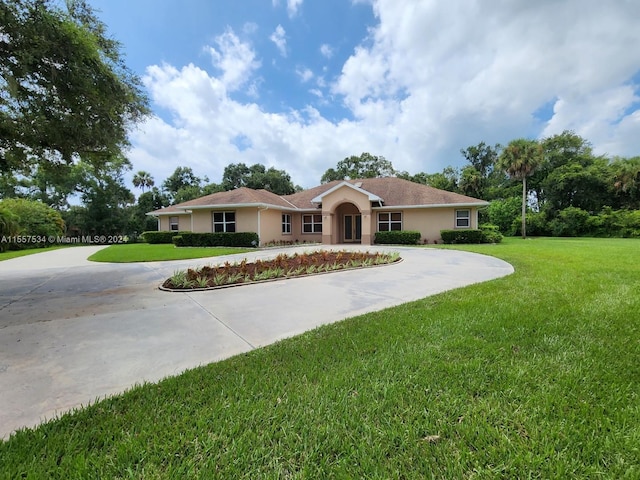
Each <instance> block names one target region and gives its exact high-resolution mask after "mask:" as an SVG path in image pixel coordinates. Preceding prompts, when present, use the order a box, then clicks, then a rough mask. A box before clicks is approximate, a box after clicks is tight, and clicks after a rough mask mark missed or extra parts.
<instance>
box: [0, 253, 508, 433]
mask: <svg viewBox="0 0 640 480" xmlns="http://www.w3.org/2000/svg"><path fill="white" fill-rule="evenodd" d="M100 248H103V247H74V248H67V249H61V250H54V251H49V252H44V253H39V254H35V255H30V256H26V257H21V258H16V259H12V260H6V261H3V262H0V437H2V438H7V437H8V436H9V434H10V433H11V432H12V431H14V430H16V429H18V428H21V427H25V426H27V427H32V426H35V425H37V424H38V423H40V422H41V421H43V420H45V419H50V418H53V417H55V416H56V415H58V414H61V413H64V412H65V411H68V410H70V409H73V408H74V407H78V406H80V405H87V404H89V403H91V402H94V401H95V400H96V399H98V398H102V397H104V396H107V395H110V394H115V393H119V392H122V391H124V390H126V389H127V388H129V387H131V386H133V385H135V384H136V383H142V382H144V381H150V382H153V381H157V380H160V379H162V378H164V377H166V376H170V375H176V374H179V373H180V372H182V371H184V370H185V369H188V368H193V367H196V366H198V365H203V364H207V363H210V362H215V361H218V360H221V359H224V358H227V357H230V356H233V355H236V354H239V353H243V352H246V351H249V350H252V349H254V348H258V347H260V346H264V345H267V344H270V343H273V342H275V341H277V340H280V339H282V338H285V337H290V336H293V335H296V334H299V333H302V332H305V331H307V330H310V329H313V328H314V327H317V326H319V325H323V324H327V323H332V322H336V321H339V320H342V319H345V318H348V317H352V316H355V315H359V314H362V313H366V312H371V311H376V310H381V309H383V308H386V307H390V306H394V305H399V304H401V303H405V302H408V301H411V300H417V299H420V298H424V297H426V296H429V295H433V294H435V293H439V292H442V291H445V290H450V289H453V288H457V287H462V286H465V285H469V284H472V283H477V282H483V281H486V280H491V279H494V278H498V277H502V276H505V275H508V274H510V273H512V272H513V267H512V266H511V265H509V264H508V263H505V262H503V261H502V260H498V259H496V258H492V257H488V256H483V255H476V254H471V253H466V252H459V251H452V250H436V249H422V248H399V247H391V248H386V247H377V246H376V247H359V248H361V249H365V250H370V251H377V250H392V251H399V252H400V254H401V256H402V258H403V259H404V260H403V262H401V263H399V264H395V265H391V266H384V267H378V268H373V269H364V270H354V271H345V272H336V273H332V274H328V275H318V276H314V277H304V278H298V279H291V280H282V281H277V282H271V283H263V284H255V285H247V286H242V287H234V288H227V289H222V290H214V291H208V292H193V293H169V292H162V291H160V290H158V288H157V286H158V285H159V284H160V283H161V282H162V281H163V280H164V279H166V278H167V277H169V276H170V275H171V274H172V273H173V272H174V270H177V269H182V268H185V267H193V266H201V265H205V264H211V263H219V262H224V261H225V260H230V261H234V260H239V259H242V258H247V259H249V260H253V259H255V258H265V257H270V256H275V255H276V254H277V253H279V252H280V250H264V251H256V252H255V253H250V254H242V255H233V256H229V257H216V258H212V259H199V260H186V261H174V262H152V263H137V264H104V263H93V262H89V261H87V260H86V258H87V257H88V256H89V255H91V254H93V253H94V252H95V251H97V250H99V249H100ZM317 248H318V247H315V248H309V247H307V248H302V247H299V248H295V249H286V250H285V251H286V252H288V253H293V252H294V251H302V250H314V249H317ZM340 248H343V247H342V246H341V247H340ZM356 248H357V247H356ZM497 248H498V247H497Z"/></svg>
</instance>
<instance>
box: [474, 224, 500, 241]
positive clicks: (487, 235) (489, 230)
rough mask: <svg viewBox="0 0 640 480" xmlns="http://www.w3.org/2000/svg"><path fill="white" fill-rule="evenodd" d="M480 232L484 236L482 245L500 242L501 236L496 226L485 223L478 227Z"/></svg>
mask: <svg viewBox="0 0 640 480" xmlns="http://www.w3.org/2000/svg"><path fill="white" fill-rule="evenodd" d="M480 230H481V231H482V234H483V235H484V238H483V241H482V243H500V242H502V238H503V237H502V234H501V233H500V228H499V227H498V225H493V224H491V223H485V224H483V225H480Z"/></svg>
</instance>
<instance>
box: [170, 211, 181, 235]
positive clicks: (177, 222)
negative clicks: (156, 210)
mask: <svg viewBox="0 0 640 480" xmlns="http://www.w3.org/2000/svg"><path fill="white" fill-rule="evenodd" d="M172 218H175V219H176V222H175V223H173V222H172V221H171V219H172ZM174 225H175V227H176V228H172V227H173V226H174ZM179 230H180V217H178V216H177V215H174V216H171V217H169V231H171V232H177V231H179Z"/></svg>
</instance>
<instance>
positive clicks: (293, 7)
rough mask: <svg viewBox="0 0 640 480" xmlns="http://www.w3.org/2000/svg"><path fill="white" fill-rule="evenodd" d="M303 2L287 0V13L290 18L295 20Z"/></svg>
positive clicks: (301, 0) (300, 0)
mask: <svg viewBox="0 0 640 480" xmlns="http://www.w3.org/2000/svg"><path fill="white" fill-rule="evenodd" d="M302 2H303V0H287V13H288V14H289V18H293V17H295V16H296V14H297V13H298V10H299V9H300V6H301V5H302Z"/></svg>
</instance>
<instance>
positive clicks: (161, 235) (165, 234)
mask: <svg viewBox="0 0 640 480" xmlns="http://www.w3.org/2000/svg"><path fill="white" fill-rule="evenodd" d="M183 233H189V232H174V231H166V230H165V231H162V232H157V231H148V232H142V234H141V235H140V236H141V237H142V239H143V241H145V242H147V243H172V242H173V237H175V236H176V235H182V234H183Z"/></svg>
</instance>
